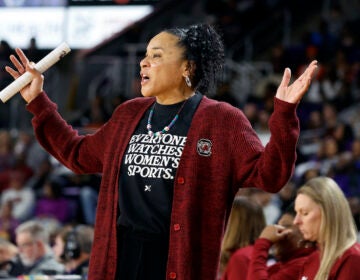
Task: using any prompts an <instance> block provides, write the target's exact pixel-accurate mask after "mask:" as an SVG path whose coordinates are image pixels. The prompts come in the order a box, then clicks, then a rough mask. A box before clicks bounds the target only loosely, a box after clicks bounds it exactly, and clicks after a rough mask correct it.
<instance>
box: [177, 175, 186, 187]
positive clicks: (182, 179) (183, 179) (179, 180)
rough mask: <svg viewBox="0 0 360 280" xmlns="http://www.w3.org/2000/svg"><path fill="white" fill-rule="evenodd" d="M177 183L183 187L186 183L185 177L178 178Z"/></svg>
mask: <svg viewBox="0 0 360 280" xmlns="http://www.w3.org/2000/svg"><path fill="white" fill-rule="evenodd" d="M177 182H178V183H179V184H181V185H182V184H184V183H185V178H184V177H178V178H177Z"/></svg>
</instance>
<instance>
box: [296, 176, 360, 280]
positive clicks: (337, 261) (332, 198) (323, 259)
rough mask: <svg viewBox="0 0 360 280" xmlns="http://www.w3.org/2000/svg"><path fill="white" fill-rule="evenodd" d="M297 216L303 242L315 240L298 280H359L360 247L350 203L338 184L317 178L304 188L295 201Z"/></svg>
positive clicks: (323, 178) (327, 178) (330, 180)
mask: <svg viewBox="0 0 360 280" xmlns="http://www.w3.org/2000/svg"><path fill="white" fill-rule="evenodd" d="M295 210H296V213H297V214H296V217H295V220H294V224H296V225H298V226H299V229H300V231H301V232H302V234H303V236H304V239H306V240H309V241H315V242H316V243H317V246H318V249H319V250H318V254H312V255H310V256H309V258H308V259H307V261H306V263H305V265H304V266H303V271H302V272H301V274H300V277H299V279H302V280H303V279H307V280H312V279H315V280H324V279H328V280H335V279H336V280H345V279H346V280H357V279H360V244H359V243H357V240H356V236H357V230H356V226H355V223H354V219H353V216H352V214H351V210H350V206H349V203H348V201H347V199H346V197H345V196H344V193H343V192H342V190H341V189H340V187H339V186H338V184H337V183H336V182H335V181H334V180H333V179H331V178H329V177H316V178H313V179H311V180H309V181H308V182H307V183H305V185H303V186H302V187H301V188H300V189H299V190H298V193H297V196H296V199H295Z"/></svg>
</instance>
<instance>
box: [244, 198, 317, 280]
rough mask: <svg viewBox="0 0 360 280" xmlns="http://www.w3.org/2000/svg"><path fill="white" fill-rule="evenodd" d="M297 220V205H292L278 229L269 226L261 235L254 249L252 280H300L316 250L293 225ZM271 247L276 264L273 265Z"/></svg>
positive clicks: (250, 272) (251, 260)
mask: <svg viewBox="0 0 360 280" xmlns="http://www.w3.org/2000/svg"><path fill="white" fill-rule="evenodd" d="M295 216H296V212H295V210H294V205H293V204H290V205H289V207H288V208H287V209H286V210H285V211H284V213H283V214H282V215H281V217H280V219H279V221H278V224H277V225H268V226H266V227H265V228H264V230H263V231H262V232H261V234H260V237H259V238H258V239H257V240H256V241H255V244H254V246H253V247H254V249H253V253H252V256H251V258H250V264H249V269H248V274H247V279H248V280H291V279H294V280H297V279H298V277H299V275H300V272H301V271H302V269H303V266H304V263H305V261H306V259H307V258H308V257H309V255H311V254H314V253H315V252H316V246H315V243H314V242H311V241H306V240H304V239H303V236H302V234H301V232H300V230H299V228H298V227H297V226H296V225H294V224H293V222H294V218H295ZM271 247H272V249H273V256H274V258H275V261H276V262H275V263H274V264H271V265H269V250H270V248H271ZM315 254H316V253H315Z"/></svg>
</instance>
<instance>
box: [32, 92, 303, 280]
mask: <svg viewBox="0 0 360 280" xmlns="http://www.w3.org/2000/svg"><path fill="white" fill-rule="evenodd" d="M154 100H155V99H154V98H145V97H141V98H135V99H132V100H130V101H127V102H125V103H123V104H121V105H120V106H119V107H118V108H117V109H116V110H115V111H114V113H113V116H112V117H111V119H110V120H109V121H108V122H107V123H106V124H105V125H103V126H102V127H101V128H100V129H99V130H98V131H97V132H96V133H95V134H93V135H87V136H82V135H78V133H77V131H76V130H73V129H72V128H71V126H69V125H67V124H66V122H65V121H64V120H63V119H62V118H61V116H60V115H59V113H58V112H57V106H56V104H54V103H53V102H51V101H50V100H49V99H48V97H47V96H46V94H45V93H41V94H40V95H39V96H38V97H37V98H36V99H34V100H33V101H32V102H31V103H30V104H28V105H27V109H28V110H29V111H30V112H31V113H33V114H34V118H33V120H32V123H33V126H34V129H35V133H36V137H37V139H38V141H39V142H40V143H41V145H42V146H43V147H44V148H45V149H46V150H47V151H48V152H49V153H50V154H52V155H53V156H54V157H55V158H57V159H58V160H59V161H60V162H61V163H63V164H64V165H65V166H67V167H68V168H70V169H71V170H73V171H74V172H75V173H79V174H80V173H102V183H101V187H100V193H99V199H98V207H97V216H96V224H95V238H94V244H93V249H92V254H91V260H90V269H89V279H90V280H114V278H115V272H116V264H117V259H116V255H117V244H116V242H117V240H116V230H117V228H116V220H117V217H118V214H119V213H118V200H119V197H118V195H119V194H118V182H119V178H118V177H119V170H120V165H121V160H122V157H123V155H124V152H125V149H126V147H127V144H128V142H129V139H130V137H131V136H132V134H133V132H134V130H135V128H136V126H137V124H138V123H139V121H140V119H141V118H142V116H143V115H144V113H145V112H146V110H147V109H148V108H149V107H150V106H151V104H153V102H154ZM274 102H275V104H274V105H275V109H274V113H273V114H272V116H271V119H270V121H269V127H270V130H271V133H272V136H271V139H270V142H269V144H268V145H267V146H266V147H265V148H264V147H263V146H262V144H261V142H260V140H259V138H258V137H257V135H256V133H255V132H254V130H253V129H252V127H251V125H250V123H249V121H248V120H247V119H246V117H245V116H244V114H243V113H242V112H241V111H240V110H239V109H236V108H234V107H232V106H230V105H229V104H227V103H224V102H218V101H214V100H211V99H209V98H207V97H203V98H202V100H201V102H200V104H199V107H198V108H197V110H196V112H195V115H194V117H193V120H192V123H191V126H190V129H189V132H188V135H187V140H186V145H185V147H184V150H183V154H182V156H181V159H180V164H179V167H178V170H177V173H176V177H175V181H174V198H173V205H172V213H171V228H170V244H169V246H170V249H169V255H168V264H167V276H166V279H177V280H213V279H215V278H216V271H217V266H218V259H219V250H220V244H221V238H222V234H223V231H224V227H225V223H226V220H227V217H228V214H229V211H230V209H231V205H232V200H233V198H234V195H235V194H236V192H237V190H238V189H239V188H241V187H243V188H244V187H245V188H246V187H257V188H261V189H264V190H266V191H269V192H277V191H279V190H280V189H281V188H282V187H283V186H284V185H285V184H286V182H287V181H288V180H289V178H290V177H291V175H292V172H293V169H294V162H295V159H296V152H295V148H296V144H297V140H298V136H299V123H298V118H297V116H296V105H295V104H289V103H286V102H283V101H281V100H278V99H276V98H275V101H274ZM179 121H181V119H180V120H179ZM201 143H203V144H204V143H205V144H206V145H205V147H204V146H203V145H200V144H201ZM204 152H205V153H204Z"/></svg>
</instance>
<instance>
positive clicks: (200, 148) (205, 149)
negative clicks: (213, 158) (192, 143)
mask: <svg viewBox="0 0 360 280" xmlns="http://www.w3.org/2000/svg"><path fill="white" fill-rule="evenodd" d="M211 148H212V143H211V141H210V140H209V139H200V140H199V141H198V143H197V152H198V154H199V155H200V156H205V157H209V156H210V155H211Z"/></svg>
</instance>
